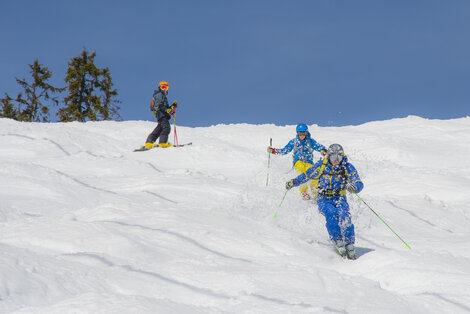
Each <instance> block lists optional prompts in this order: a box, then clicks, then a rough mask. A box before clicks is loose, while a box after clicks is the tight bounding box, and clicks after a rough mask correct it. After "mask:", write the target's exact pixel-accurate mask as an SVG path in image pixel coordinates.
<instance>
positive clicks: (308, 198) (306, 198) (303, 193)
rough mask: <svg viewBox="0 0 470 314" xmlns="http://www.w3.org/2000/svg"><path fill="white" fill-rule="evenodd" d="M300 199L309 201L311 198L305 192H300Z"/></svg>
mask: <svg viewBox="0 0 470 314" xmlns="http://www.w3.org/2000/svg"><path fill="white" fill-rule="evenodd" d="M302 199H303V200H305V201H310V200H311V199H312V197H311V196H310V194H308V192H307V191H303V192H302Z"/></svg>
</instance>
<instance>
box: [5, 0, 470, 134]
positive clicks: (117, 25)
mask: <svg viewBox="0 0 470 314" xmlns="http://www.w3.org/2000/svg"><path fill="white" fill-rule="evenodd" d="M469 34H470V1H466V0H461V1H452V0H450V1H433V0H428V1H424V0H423V1H418V0H416V1H410V0H408V1H402V0H394V1H374V0H371V1H363V0H358V1H333V0H324V1H320V0H310V1H295V0H294V1H254V0H252V1H245V0H237V1H222V0H218V1H203V0H201V1H178V0H172V1H100V0H95V1H89V0H85V1H68V0H64V1H47V0H43V1H26V0H17V1H2V2H0V38H1V42H2V47H1V49H0V69H1V71H0V93H1V94H0V95H1V97H3V95H4V93H5V92H8V93H9V94H10V95H11V96H16V94H17V93H18V92H19V86H18V85H17V83H16V82H15V79H14V78H15V77H19V78H24V77H26V78H28V77H29V73H28V70H29V68H28V64H32V63H33V62H34V60H35V59H36V58H38V59H39V62H40V63H41V64H42V65H44V66H47V67H48V68H49V69H50V70H51V71H52V72H53V80H52V83H54V84H55V85H56V86H65V83H64V82H63V79H64V77H65V72H66V68H67V63H68V62H69V61H70V59H71V58H73V57H75V56H77V55H79V54H80V53H81V51H82V49H83V47H86V48H87V49H88V50H89V51H96V53H97V56H96V59H95V63H96V64H97V65H98V66H100V67H105V66H106V67H108V68H109V69H110V71H111V74H112V77H113V82H114V84H115V88H116V89H117V90H118V92H119V96H118V98H119V100H121V101H122V103H121V104H120V106H121V110H120V114H121V116H122V117H123V119H124V120H152V116H151V113H150V111H149V102H150V98H151V96H152V93H153V90H154V89H155V88H156V85H157V83H158V82H159V81H160V80H166V81H168V82H169V83H170V93H169V99H170V101H173V100H175V99H176V100H178V103H179V105H180V108H179V111H178V112H177V116H176V117H177V123H178V124H180V125H186V126H208V125H214V124H219V123H255V124H259V123H274V124H277V125H286V124H297V123H300V122H304V123H307V124H314V123H315V124H318V125H321V126H342V125H350V124H361V123H364V122H368V121H375V120H385V119H391V118H399V117H406V116H408V115H418V116H422V117H425V118H436V119H448V118H458V117H464V116H468V115H470V35H469Z"/></svg>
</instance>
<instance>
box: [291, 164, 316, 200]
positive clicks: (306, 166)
mask: <svg viewBox="0 0 470 314" xmlns="http://www.w3.org/2000/svg"><path fill="white" fill-rule="evenodd" d="M312 166H313V165H312V164H309V163H306V162H303V161H300V160H298V161H297V162H296V163H295V164H294V168H295V170H296V171H297V173H298V174H299V175H300V174H302V173H304V174H305V173H306V172H307V170H308V169H309V168H310V167H312ZM317 185H318V180H313V179H312V180H310V181H307V182H306V183H303V184H301V185H299V191H300V193H301V194H302V193H304V192H305V191H306V190H307V189H308V188H310V195H311V196H315V195H317Z"/></svg>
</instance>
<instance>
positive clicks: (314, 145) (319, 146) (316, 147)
mask: <svg viewBox="0 0 470 314" xmlns="http://www.w3.org/2000/svg"><path fill="white" fill-rule="evenodd" d="M310 144H311V145H312V148H313V149H314V150H316V151H317V152H321V151H322V150H326V147H325V146H323V145H322V144H320V143H318V142H317V141H315V140H314V139H313V138H312V139H310Z"/></svg>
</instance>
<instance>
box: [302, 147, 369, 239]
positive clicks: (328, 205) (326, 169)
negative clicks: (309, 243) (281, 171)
mask: <svg viewBox="0 0 470 314" xmlns="http://www.w3.org/2000/svg"><path fill="white" fill-rule="evenodd" d="M317 177H318V197H317V204H318V210H319V211H320V213H322V214H323V215H324V216H325V219H326V229H327V230H328V234H329V236H330V239H331V240H332V241H333V242H334V243H335V244H336V245H337V246H344V245H348V244H354V242H355V234H354V225H353V223H352V221H351V214H350V213H349V204H348V202H347V199H346V190H345V186H346V184H347V183H352V184H354V185H355V186H356V188H357V192H356V193H359V192H360V191H362V189H363V188H364V184H363V183H362V181H361V179H360V178H359V175H358V173H357V170H356V168H355V167H354V166H353V165H352V164H351V163H349V162H348V157H347V156H344V158H343V160H342V162H341V163H340V164H339V165H338V166H336V167H333V165H331V163H330V162H329V161H328V158H324V159H323V160H319V161H318V162H316V163H315V164H314V165H313V166H312V167H311V168H310V169H308V170H307V171H306V173H303V174H301V175H299V176H298V177H297V178H295V179H294V186H297V185H299V184H302V183H304V182H306V181H308V180H310V179H314V178H317Z"/></svg>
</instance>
